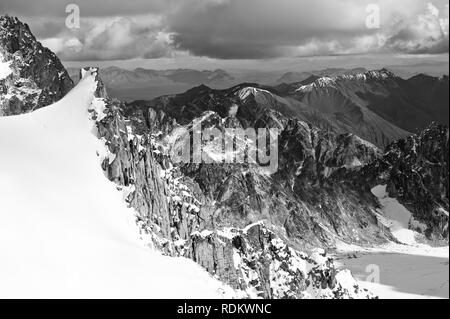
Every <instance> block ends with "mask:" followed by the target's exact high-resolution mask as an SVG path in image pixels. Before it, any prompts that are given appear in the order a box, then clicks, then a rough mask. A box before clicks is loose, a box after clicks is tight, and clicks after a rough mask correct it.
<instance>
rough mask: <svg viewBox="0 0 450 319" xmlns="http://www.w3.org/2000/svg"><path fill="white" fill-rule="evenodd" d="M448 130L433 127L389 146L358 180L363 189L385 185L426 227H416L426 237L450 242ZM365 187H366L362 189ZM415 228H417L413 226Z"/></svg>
mask: <svg viewBox="0 0 450 319" xmlns="http://www.w3.org/2000/svg"><path fill="white" fill-rule="evenodd" d="M448 141H449V130H448V127H446V126H443V125H439V124H435V123H434V124H432V125H430V126H429V127H428V128H426V129H425V130H424V131H422V132H421V133H420V134H418V135H412V136H409V137H408V138H406V139H402V140H399V141H396V142H394V143H392V144H391V145H389V146H388V147H387V149H386V153H385V154H384V155H383V157H381V158H380V159H378V160H376V161H374V162H373V163H370V164H369V165H367V166H366V167H364V168H363V169H362V170H361V172H359V173H358V177H357V178H356V179H357V180H359V182H360V183H361V184H362V185H361V187H366V188H367V187H371V186H374V185H376V184H386V185H387V191H388V192H389V195H390V196H391V197H395V198H397V199H398V200H399V201H400V202H401V203H402V204H403V205H404V206H405V207H407V208H408V209H409V210H410V211H411V212H412V213H413V215H414V218H415V219H416V220H418V221H419V222H421V223H423V224H425V225H426V228H425V229H420V228H417V229H416V230H417V231H419V232H423V233H424V235H426V237H428V238H429V239H433V240H444V241H446V242H448V221H449V216H448V211H449V200H448V198H449V190H448V182H449V175H448V174H449V148H448V147H449V146H448ZM363 185H364V186H363ZM411 227H412V228H415V227H414V225H411Z"/></svg>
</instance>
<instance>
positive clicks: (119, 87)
mask: <svg viewBox="0 0 450 319" xmlns="http://www.w3.org/2000/svg"><path fill="white" fill-rule="evenodd" d="M447 66H448V64H447ZM447 68H448V67H447ZM386 69H388V70H389V71H391V72H393V73H395V74H396V75H397V76H399V77H401V78H403V79H409V78H411V77H413V76H416V75H419V74H422V73H423V74H429V75H433V76H435V75H437V76H441V75H444V74H448V71H446V68H445V67H443V66H442V64H436V65H434V64H433V65H430V64H426V65H423V64H420V65H416V66H414V67H413V68H406V67H405V66H390V67H386ZM414 70H416V71H417V72H416V71H414ZM426 70H434V71H433V72H431V73H430V72H426ZM67 71H68V72H69V74H70V77H71V78H72V79H73V81H74V82H78V79H79V74H78V73H79V68H68V69H67ZM365 72H367V70H366V69H365V68H353V69H346V68H326V69H323V70H316V71H303V72H297V71H292V72H286V73H280V72H263V71H251V70H249V71H245V72H244V71H236V70H234V71H228V70H222V69H217V70H203V71H200V70H193V69H169V70H152V69H145V68H137V69H134V70H128V69H123V68H119V67H115V66H112V67H108V68H104V69H103V68H102V69H101V71H100V73H101V74H100V76H101V77H102V79H103V82H104V83H105V85H106V87H107V88H108V92H110V95H111V96H112V97H116V98H119V99H122V100H125V101H133V100H149V99H153V98H156V97H158V96H162V95H167V94H176V93H182V92H185V91H187V90H189V89H191V88H193V87H196V86H199V85H202V84H203V85H207V86H208V87H210V88H213V89H228V88H230V87H232V86H236V85H239V84H241V83H258V84H261V85H268V86H279V85H282V84H291V83H295V82H299V83H303V84H308V81H313V80H316V79H318V78H320V77H337V76H342V75H357V74H361V73H365ZM446 72H447V73H446Z"/></svg>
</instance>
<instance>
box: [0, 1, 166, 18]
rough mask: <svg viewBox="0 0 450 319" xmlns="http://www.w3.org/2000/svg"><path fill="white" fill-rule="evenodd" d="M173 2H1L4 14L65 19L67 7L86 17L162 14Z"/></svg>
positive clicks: (0, 7)
mask: <svg viewBox="0 0 450 319" xmlns="http://www.w3.org/2000/svg"><path fill="white" fill-rule="evenodd" d="M170 2H172V0H169V1H167V0H133V1H124V0H62V1H60V0H1V6H0V9H1V11H2V12H3V13H10V14H16V15H21V16H27V17H42V16H46V17H65V16H66V12H65V10H66V6H67V5H68V4H77V5H78V6H79V7H80V9H81V14H82V15H83V16H85V17H107V16H129V15H135V14H149V13H161V12H163V11H164V10H165V9H166V8H167V7H168V3H170Z"/></svg>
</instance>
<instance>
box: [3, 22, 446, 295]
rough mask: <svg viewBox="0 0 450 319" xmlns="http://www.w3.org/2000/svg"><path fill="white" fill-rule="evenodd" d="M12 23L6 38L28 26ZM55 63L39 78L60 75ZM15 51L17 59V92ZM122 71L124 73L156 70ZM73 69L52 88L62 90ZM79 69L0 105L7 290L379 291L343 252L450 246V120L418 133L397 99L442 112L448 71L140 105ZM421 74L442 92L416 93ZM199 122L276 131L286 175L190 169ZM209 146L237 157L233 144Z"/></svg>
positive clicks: (201, 91) (253, 88)
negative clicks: (180, 152) (30, 95)
mask: <svg viewBox="0 0 450 319" xmlns="http://www.w3.org/2000/svg"><path fill="white" fill-rule="evenodd" d="M5 21H9V22H8V23H7V24H6V25H7V26H8V28H4V29H5V30H10V29H15V28H16V26H14V24H15V25H17V26H18V28H21V27H24V26H23V25H22V24H21V23H20V22H19V21H18V20H15V19H12V18H6V20H5ZM11 21H12V22H11ZM26 29H27V28H26ZM1 30H3V29H1ZM8 34H11V36H10V37H9V38H8V41H7V42H5V43H6V44H5V43H3V44H2V45H3V46H5V47H10V46H11V44H10V43H17V41H18V40H20V39H22V34H23V33H22V32H18V33H8ZM33 39H34V38H33ZM0 44H1V43H0ZM28 45H29V46H31V47H33V46H35V45H38V44H36V42H35V41H30V42H29V43H28ZM26 48H27V46H25V44H24V45H23V48H22V49H21V51H17V50H16V51H15V52H18V53H17V55H18V56H20V55H21V54H22V53H21V52H28V51H27V49H26ZM0 50H2V51H1V52H6V51H7V50H6V49H2V46H0ZM8 52H9V51H8ZM32 52H33V54H36V55H38V56H39V51H36V52H35V51H32ZM43 52H44V51H43ZM33 54H30V56H31V57H32V56H33ZM5 56H6V55H5ZM11 61H12V62H11ZM45 61H46V60H45ZM45 61H40V63H39V65H38V66H34V67H33V69H37V70H39V71H38V72H37V73H36V75H35V76H39V77H40V76H42V75H43V74H44V75H45V74H47V73H45V70H46V69H45V68H43V67H42V66H43V65H45V63H46V62H45ZM54 61H56V62H54V63H57V62H59V61H57V60H54ZM13 63H14V60H11V56H10V55H8V56H7V58H3V57H2V60H0V84H2V85H4V87H5V88H6V90H8V92H12V91H10V90H12V89H11V88H13V89H14V87H16V86H15V85H14V86H13V87H12V86H11V83H12V82H11V79H13V78H12V76H13V75H14V74H15V73H14V72H16V73H17V72H18V71H17V70H16V69H14V67H11V66H12V65H13ZM55 65H56V64H55ZM113 71H114V72H116V71H117V70H113ZM119 71H120V70H119ZM119 71H117V72H118V73H117V75H118V79H119V80H121V79H122V76H123V78H124V79H125V81H131V80H132V79H134V78H135V77H136V76H137V75H136V74H137V73H138V74H139V75H138V77H139V76H140V77H146V76H153V75H152V74H150V75H149V74H147V73H152V72H151V71H149V70H139V69H138V70H136V71H135V72H133V74H127V73H126V74H125V73H123V72H121V71H120V72H119ZM61 72H62V71H61ZM19 73H20V72H19ZM61 74H62V76H61V77H55V76H53V77H45V79H46V80H45V81H44V82H43V83H44V84H45V85H46V87H48V88H55V87H56V88H61V85H62V84H64V83H65V80H62V79H65V73H61ZM177 76H178V75H177ZM180 76H181V78H182V79H181V80H180V79H178V80H177V81H183V76H182V75H180ZM30 78H33V77H32V76H31V77H30ZM79 78H81V80H80V81H79V83H78V84H77V86H76V87H75V88H73V89H72V90H71V91H70V92H69V93H68V94H66V95H65V96H64V97H62V96H60V97H62V98H61V99H60V100H59V101H57V102H56V103H53V104H51V105H49V106H47V107H43V108H41V106H43V104H39V103H38V104H36V105H35V104H30V105H31V106H30V107H21V108H16V109H15V111H14V112H15V113H14V114H16V113H17V114H20V115H17V116H6V117H0V150H2V154H1V156H0V194H1V195H0V196H1V199H0V254H2V256H5V261H6V262H2V263H0V282H1V283H2V284H1V285H0V296H6V297H45V298H48V297H64V298H65V297H90V298H95V297H139V298H146V297H153V298H173V297H178V298H194V297H197V298H208V297H212V298H220V297H238V298H239V297H250V298H373V297H374V294H372V293H371V292H370V291H368V290H366V289H364V288H363V287H366V285H365V284H363V283H362V282H357V281H356V280H355V278H354V277H353V276H352V274H351V273H350V272H349V271H348V270H346V269H345V267H344V268H342V267H341V266H340V265H339V264H338V263H336V261H335V258H341V257H342V256H341V255H339V253H340V252H342V250H343V247H347V248H348V247H352V249H353V250H352V253H351V254H353V251H355V250H364V249H392V247H395V249H397V248H398V247H402V249H403V246H405V247H406V248H405V249H410V250H414V251H418V250H420V251H421V253H422V252H423V250H429V249H431V248H430V246H428V245H429V244H432V245H436V244H443V245H445V246H448V209H449V207H448V205H449V201H448V196H449V193H448V137H449V133H448V127H446V126H442V125H438V124H434V125H431V126H430V127H428V128H427V129H425V130H424V131H423V132H421V133H420V134H418V135H412V136H410V135H411V134H410V133H408V132H407V131H406V130H404V129H401V128H399V127H398V126H397V125H396V124H394V123H393V122H395V121H394V120H395V117H393V115H392V114H391V113H390V111H391V110H392V108H391V106H392V105H393V104H389V103H387V102H386V101H399V100H400V97H401V98H402V101H406V102H405V103H406V106H405V109H406V110H407V111H408V112H413V111H414V110H416V111H417V110H420V111H421V112H422V110H424V109H423V108H422V106H423V105H422V104H421V103H424V105H425V104H427V105H428V106H427V107H428V109H427V110H428V111H429V112H428V115H429V118H426V119H425V118H424V119H422V120H423V122H424V123H425V122H426V121H428V120H431V119H432V118H433V117H436V116H438V114H441V113H439V112H445V111H442V104H440V102H441V101H442V99H441V96H444V97H445V94H447V97H448V89H447V93H446V90H445V89H444V86H443V85H442V83H445V81H446V79H445V78H440V79H434V78H428V77H420V76H419V77H416V78H414V79H412V80H411V82H408V83H407V84H405V82H402V81H400V80H399V79H397V78H396V77H395V76H394V75H393V74H392V73H390V72H388V71H386V70H380V71H369V72H366V73H357V74H355V75H353V74H350V75H340V76H337V77H317V76H311V77H309V78H307V79H305V80H303V81H301V82H295V83H291V84H282V85H279V86H277V87H269V86H261V85H258V84H241V85H237V86H235V87H232V88H230V89H226V90H215V89H211V88H209V87H208V86H205V85H201V86H199V87H195V88H193V89H190V90H188V91H186V92H185V93H183V94H177V95H167V96H162V97H159V98H155V99H153V100H151V101H135V102H132V103H126V102H123V101H120V100H117V99H114V98H110V97H109V96H108V90H107V86H108V85H105V84H104V83H103V82H102V80H101V72H100V73H99V70H98V69H96V68H84V69H82V70H81V72H80V76H79ZM50 79H53V80H55V83H56V84H54V85H55V86H53V84H51V83H50ZM130 79H131V80H130ZM2 81H3V82H2ZM61 81H62V82H61ZM133 81H134V80H133ZM447 81H448V79H447ZM63 86H64V85H63ZM420 86H422V87H427V88H433V89H432V90H431V89H430V90H431V93H426V92H423V90H422V91H421V92H420V93H414V94H415V95H411V94H413V93H411V92H412V91H411V87H415V88H417V87H420ZM0 87H1V86H0ZM16 88H17V87H16ZM18 88H19V89H20V88H21V86H20V85H19V86H18ZM405 88H408V89H405ZM44 91H45V92H48V90H45V89H43V90H42V92H44ZM14 92H15V91H14ZM51 92H55V91H51ZM60 92H61V95H63V94H62V92H63V91H60ZM50 95H51V96H53V94H50ZM0 96H2V95H0ZM11 96H14V94H12V95H11V93H7V94H4V95H3V98H5V97H6V98H8V99H10V98H11ZM55 96H56V95H55ZM393 96H394V97H393ZM411 96H414V98H417V101H420V103H419V104H417V103H416V104H411V103H409V102H411V101H412V100H411V99H412V98H411ZM55 99H56V97H55ZM378 99H386V100H383V101H384V102H383V103H384V104H383V105H386V107H385V108H383V107H382V106H380V107H375V106H377V105H378V104H376V103H375V102H374V101H378ZM8 101H9V100H8ZM8 101H6V102H5V101H0V102H1V103H0V108H2V107H3V106H5V105H8V106H9V105H11V104H10V103H9V102H8ZM417 101H416V102H417ZM35 102H36V101H33V103H35ZM385 102H386V103H385ZM431 102H433V103H431ZM380 103H381V102H380ZM392 103H393V102H392ZM408 103H409V104H408ZM3 109H6V108H5V107H3ZM8 110H10V108H8ZM31 110H32V112H29V111H31ZM399 112H400V113H401V112H404V111H403V110H399ZM405 112H406V111H405ZM417 112H419V111H417ZM447 112H448V110H447ZM10 114H11V113H8V114H6V115H10ZM417 114H418V113H417ZM399 116H400V115H399ZM198 123H200V125H201V127H202V129H203V130H211V131H212V130H214V131H215V132H219V134H222V135H223V136H226V134H228V133H227V132H228V131H227V130H228V129H230V128H231V129H241V130H245V129H255V130H263V131H266V132H267V130H270V129H274V128H276V129H277V130H278V133H279V134H278V135H277V136H278V138H277V140H276V141H277V144H276V145H277V147H276V154H277V164H278V165H277V169H276V170H274V171H270V170H267V168H266V167H263V166H261V165H259V164H258V163H253V162H244V163H228V162H224V161H221V162H220V161H217V160H216V161H215V162H212V163H209V162H199V163H197V162H190V163H179V162H178V161H176V160H175V155H174V153H173V150H174V149H176V148H177V146H179V145H183V144H182V143H184V142H185V141H186V140H185V137H186V136H189V135H190V134H193V133H194V131H195V130H196V128H195V127H196V126H195V125H196V124H198ZM399 123H400V122H399ZM400 124H401V123H400ZM400 124H399V125H400ZM11 136H13V137H14V138H11ZM269 136H270V139H271V138H272V134H269ZM400 137H401V138H403V137H404V139H398V138H400ZM244 139H245V137H244ZM236 143H237V140H236ZM259 143H260V142H259V141H258V145H259ZM266 144H267V139H266ZM201 145H202V147H203V148H204V150H205V154H206V157H207V158H208V159H218V158H221V157H220V156H222V153H221V152H222V151H223V148H222V147H223V144H222V141H220V140H219V141H217V140H216V139H215V138H214V139H208V140H203V141H202V144H201ZM384 145H388V146H387V148H386V149H385V150H384V149H383V148H382V147H383V146H384ZM252 148H254V146H253V145H249V146H248V149H249V150H250V149H252ZM243 151H244V152H245V147H244V148H241V149H238V150H236V152H237V153H239V152H243ZM271 152H272V150H271ZM232 153H233V154H234V151H233V152H232ZM225 155H226V156H231V154H230V153H227V154H225ZM266 155H267V154H266ZM259 156H260V155H258V157H259ZM419 241H420V243H419ZM355 247H356V249H355ZM386 247H387V248H386ZM445 249H446V250H447V251H446V252H445ZM441 250H442V251H441ZM441 250H440V251H439V254H441V255H442V256H445V254H446V256H447V261H448V247H447V248H445V247H444V248H442V249H441ZM390 252H391V251H390ZM442 252H443V253H442ZM433 253H434V252H433ZM352 258H353V257H352ZM355 259H356V257H355ZM439 262H440V261H439ZM345 264H346V263H345V262H344V265H345ZM351 267H352V269H355V268H354V264H351ZM442 268H443V267H440V268H439V271H441V270H442ZM444 268H445V267H444ZM447 269H448V262H447ZM437 284H439V285H441V282H440V281H436V282H433V283H432V284H431V286H433V285H437ZM441 286H442V285H441ZM447 286H448V283H447ZM156 287H157V288H156ZM192 287H195V289H192ZM441 290H442V289H441ZM441 290H439V296H441V295H442V291H441ZM382 293H383V292H382ZM432 296H433V295H432Z"/></svg>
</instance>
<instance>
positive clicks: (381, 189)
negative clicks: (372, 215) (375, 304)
mask: <svg viewBox="0 0 450 319" xmlns="http://www.w3.org/2000/svg"><path fill="white" fill-rule="evenodd" d="M372 193H373V194H374V195H375V196H376V197H377V198H378V200H379V202H380V204H381V206H382V211H381V212H380V215H379V216H378V218H379V221H380V222H381V223H383V224H384V225H385V226H387V227H388V228H389V229H390V230H391V232H392V234H393V235H394V237H396V239H397V240H398V241H399V242H400V244H399V243H393V242H391V243H388V244H385V245H382V246H380V247H369V248H367V247H359V246H355V245H348V244H344V243H339V244H338V245H337V255H338V256H341V257H340V264H341V266H342V267H343V268H348V269H350V271H351V272H352V274H353V275H354V276H355V278H357V279H358V281H359V284H360V285H361V286H362V287H364V288H366V289H369V290H370V291H372V292H373V293H375V294H376V295H378V296H379V297H380V298H383V299H404V298H448V297H449V247H448V246H446V247H431V246H429V245H426V244H421V243H418V242H417V241H416V239H417V238H419V236H423V235H421V234H419V233H417V232H415V231H413V230H411V229H409V226H412V227H413V228H414V229H417V228H419V229H420V228H423V227H424V225H422V224H420V223H418V222H417V221H416V220H414V218H413V217H412V214H411V212H409V211H408V210H407V209H406V208H405V207H404V206H403V205H401V204H400V203H399V202H398V201H397V200H396V199H395V198H390V197H389V196H388V195H387V193H386V186H385V185H378V186H376V187H374V188H373V189H372ZM342 255H343V256H344V257H342ZM349 256H351V258H349ZM374 271H376V272H379V273H378V274H377V276H375V277H378V279H379V280H378V281H377V280H373V279H374V277H373V276H372V277H370V275H371V274H372V275H373V274H374Z"/></svg>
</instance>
